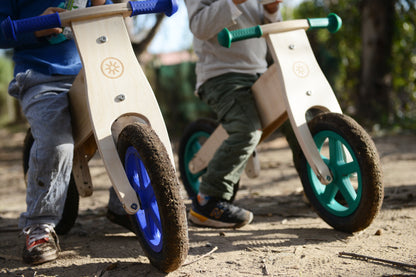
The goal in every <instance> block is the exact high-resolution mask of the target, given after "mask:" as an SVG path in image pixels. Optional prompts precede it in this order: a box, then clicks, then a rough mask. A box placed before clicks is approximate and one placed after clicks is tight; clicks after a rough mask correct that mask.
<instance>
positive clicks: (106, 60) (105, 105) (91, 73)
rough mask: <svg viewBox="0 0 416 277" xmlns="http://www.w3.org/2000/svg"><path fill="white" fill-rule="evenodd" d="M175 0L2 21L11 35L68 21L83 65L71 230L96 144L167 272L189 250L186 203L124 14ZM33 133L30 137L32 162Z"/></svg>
mask: <svg viewBox="0 0 416 277" xmlns="http://www.w3.org/2000/svg"><path fill="white" fill-rule="evenodd" d="M176 10H177V3H176V1H175V0H160V1H157V0H145V1H137V2H133V1H130V2H129V3H124V4H113V5H103V6H95V7H89V8H85V9H77V10H73V11H67V12H64V13H60V14H58V13H56V14H52V15H45V16H38V17H33V18H28V19H22V20H16V21H13V20H11V19H10V18H8V19H7V20H5V21H4V22H3V23H2V30H3V32H4V34H5V36H6V37H9V38H11V39H12V38H14V39H16V35H17V34H19V33H22V32H33V31H36V30H41V29H48V28H52V27H61V26H69V27H71V29H72V31H73V34H74V39H75V42H76V44H77V47H78V51H79V55H80V57H81V60H82V64H83V69H82V70H81V72H80V73H79V75H78V76H77V78H76V80H75V82H74V84H73V86H72V88H71V90H70V92H69V97H70V103H71V115H72V122H73V123H72V124H73V135H74V141H75V153H74V163H73V169H72V178H71V182H70V187H69V190H68V197H67V200H66V203H65V209H64V214H63V216H62V219H61V221H60V222H59V224H58V225H57V226H56V230H57V232H58V233H66V232H68V231H69V229H70V228H71V227H72V226H73V225H74V222H75V219H76V217H77V215H78V200H79V198H78V197H79V196H78V195H80V196H83V197H85V196H90V195H91V194H92V192H93V187H92V180H91V176H90V172H89V168H88V161H89V160H90V158H91V157H92V156H93V155H94V153H95V152H96V150H97V149H98V150H99V153H100V156H101V158H102V160H103V162H104V165H105V168H106V170H107V173H108V175H109V177H110V180H111V182H112V186H113V188H114V190H115V191H116V193H117V195H118V197H119V199H120V201H121V203H122V204H123V207H124V209H125V211H126V212H127V213H128V214H129V215H130V219H131V223H132V227H133V228H134V230H135V233H136V235H137V237H138V238H139V241H140V243H141V245H142V247H143V250H144V251H145V253H146V255H147V257H148V258H149V260H150V262H151V263H152V264H153V265H154V266H155V267H157V268H158V269H160V270H161V271H164V272H170V271H173V270H175V269H177V268H178V267H180V266H181V264H182V263H183V262H184V260H185V258H186V256H187V253H188V233H187V220H186V210H185V205H184V203H183V200H182V198H181V195H180V187H179V182H178V179H177V177H176V175H175V167H174V163H173V161H174V159H173V153H172V148H171V144H170V141H169V137H168V133H167V130H166V126H165V122H164V120H163V117H162V114H161V112H160V109H159V106H158V103H157V101H156V98H155V96H154V94H153V91H152V89H151V87H150V85H149V83H148V81H147V78H146V76H145V74H144V73H143V71H142V69H141V67H140V65H139V63H138V61H137V58H136V56H135V54H134V52H133V49H132V47H131V42H130V39H129V35H128V33H127V30H126V26H125V23H124V17H127V16H134V15H138V14H143V13H158V12H164V13H166V14H167V15H169V16H170V15H171V14H173V13H175V12H176ZM32 144H33V138H32V137H31V135H30V132H29V133H28V136H27V138H26V140H25V146H24V148H25V150H24V153H26V155H24V156H25V157H24V164H25V167H24V168H25V171H27V168H28V160H29V155H30V148H31V146H32Z"/></svg>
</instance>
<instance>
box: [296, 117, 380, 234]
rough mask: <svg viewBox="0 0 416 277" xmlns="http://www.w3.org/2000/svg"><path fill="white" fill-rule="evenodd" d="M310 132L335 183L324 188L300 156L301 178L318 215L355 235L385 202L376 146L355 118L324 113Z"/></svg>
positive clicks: (370, 220)
mask: <svg viewBox="0 0 416 277" xmlns="http://www.w3.org/2000/svg"><path fill="white" fill-rule="evenodd" d="M309 129H310V131H311V134H312V136H313V139H314V141H315V144H316V146H317V148H318V151H319V152H320V154H321V157H322V159H323V160H324V162H325V164H326V165H327V166H328V167H329V169H330V171H331V173H332V175H333V181H332V182H331V183H330V184H328V185H323V184H322V183H321V182H320V181H319V180H318V178H317V176H316V175H315V173H314V172H313V170H312V169H311V167H310V166H309V164H308V163H307V161H306V158H305V156H304V155H303V153H301V154H300V159H301V162H300V177H301V180H302V185H303V188H304V191H305V194H306V196H307V197H308V199H309V201H310V203H311V205H312V206H313V207H314V208H315V210H316V211H317V213H318V214H319V215H320V216H321V217H322V219H323V220H324V221H325V222H327V223H328V224H329V225H331V226H332V227H334V228H335V229H337V230H340V231H344V232H348V233H352V232H357V231H360V230H363V229H365V228H367V227H368V226H369V225H370V224H371V222H372V221H373V219H374V218H375V217H376V215H377V214H378V212H379V210H380V208H381V204H382V201H383V194H384V192H383V185H382V173H381V168H380V160H379V156H378V154H377V150H376V147H375V145H374V143H373V141H372V139H371V138H370V136H369V135H368V134H367V133H366V131H365V130H364V129H363V128H362V127H361V126H360V125H359V124H358V123H357V122H355V121H354V120H353V119H352V118H351V117H349V116H346V115H343V114H337V113H322V114H319V115H317V116H316V117H315V118H313V119H312V120H311V121H310V122H309Z"/></svg>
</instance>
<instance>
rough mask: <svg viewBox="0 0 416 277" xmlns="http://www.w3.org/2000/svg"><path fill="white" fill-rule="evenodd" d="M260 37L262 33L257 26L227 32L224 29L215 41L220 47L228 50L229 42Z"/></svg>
mask: <svg viewBox="0 0 416 277" xmlns="http://www.w3.org/2000/svg"><path fill="white" fill-rule="evenodd" d="M262 35H263V31H262V30H261V27H260V26H259V25H257V26H254V27H250V28H246V29H239V30H234V31H229V30H228V29H227V28H224V29H223V30H222V31H221V32H219V33H218V36H217V39H218V43H219V44H220V45H221V46H224V47H227V48H230V47H231V42H234V41H239V40H244V39H248V38H256V37H257V38H259V37H261V36H262Z"/></svg>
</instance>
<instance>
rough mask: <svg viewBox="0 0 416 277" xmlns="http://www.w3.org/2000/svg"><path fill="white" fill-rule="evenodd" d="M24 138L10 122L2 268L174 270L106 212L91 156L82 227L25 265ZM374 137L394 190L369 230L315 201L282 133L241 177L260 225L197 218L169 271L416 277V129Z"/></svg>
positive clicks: (0, 215)
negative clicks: (214, 225) (348, 224)
mask: <svg viewBox="0 0 416 277" xmlns="http://www.w3.org/2000/svg"><path fill="white" fill-rule="evenodd" d="M23 136H24V134H23V133H21V132H16V133H11V132H8V131H6V130H0V238H1V239H0V276H165V274H163V273H161V272H159V271H158V270H157V269H155V268H154V267H152V266H151V265H150V264H149V261H148V260H147V258H146V256H145V255H144V253H143V251H142V249H141V248H140V245H139V243H138V241H137V239H136V237H135V236H134V235H133V233H130V232H126V231H125V230H124V229H123V228H121V227H119V226H117V225H114V224H112V223H111V222H109V221H108V220H107V219H106V218H105V212H106V205H107V201H108V191H107V189H108V187H109V186H110V183H109V180H108V177H107V175H106V173H105V170H104V168H103V166H102V163H101V160H100V159H99V157H98V156H97V157H95V158H94V159H93V160H92V161H91V162H90V168H91V172H92V175H93V181H94V186H95V191H94V194H93V196H92V197H89V198H82V199H81V203H80V214H79V217H78V219H77V222H76V224H75V226H74V228H73V229H72V230H71V231H70V232H69V234H67V235H64V236H60V244H61V249H62V252H61V255H60V258H59V259H57V260H56V261H53V262H50V263H46V264H43V265H39V266H33V267H28V266H27V265H25V264H24V263H23V262H22V261H21V250H22V248H23V242H24V237H23V236H19V233H20V230H19V229H18V228H17V219H18V216H19V214H20V213H21V212H23V211H24V210H25V185H24V181H23V176H22V166H21V163H22V162H21V145H22V142H23ZM374 140H375V142H376V146H377V149H378V151H379V154H380V157H381V162H382V168H383V171H384V185H385V198H384V202H383V206H382V210H381V213H380V214H379V215H378V216H377V218H376V219H375V220H374V222H373V223H372V224H371V225H370V226H369V227H368V228H367V229H366V230H364V231H362V232H359V233H355V234H353V235H349V234H345V233H342V232H339V231H335V230H334V229H332V228H331V227H329V226H328V225H327V224H326V223H325V222H323V220H322V219H320V218H319V217H318V216H317V215H316V214H315V213H314V211H313V210H312V209H311V208H310V207H309V206H308V205H307V204H305V202H304V201H303V200H302V187H301V183H300V181H299V178H298V176H297V175H296V171H295V169H294V167H293V164H292V161H291V152H290V150H289V148H288V146H287V144H286V141H285V140H284V139H283V138H279V137H278V138H276V139H274V140H272V141H269V142H266V143H265V144H263V145H262V146H261V149H260V161H261V167H262V172H261V175H260V177H258V178H256V179H248V178H247V177H246V176H245V175H244V177H243V178H242V181H241V184H242V185H241V189H240V191H239V193H238V195H237V200H236V203H237V204H239V205H241V206H244V207H245V208H247V209H250V210H252V211H253V212H254V216H255V217H254V221H253V223H252V224H250V225H248V226H245V227H243V228H241V229H238V230H227V229H208V228H199V227H196V226H193V225H191V224H190V225H189V240H190V248H189V254H188V258H187V260H186V262H185V264H184V265H183V266H182V267H181V268H179V269H178V270H176V271H175V272H172V273H170V274H168V276H171V277H177V276H416V228H415V227H416V135H409V134H408V135H395V136H383V137H379V138H375V139H374ZM174 147H175V148H177V145H174ZM183 195H184V198H186V195H185V193H183ZM185 203H186V206H187V208H188V209H189V206H190V201H189V200H185ZM340 252H347V253H352V254H359V255H364V256H367V257H368V258H367V259H356V258H351V257H347V256H340V255H339V253H340ZM372 258H376V259H384V260H388V261H381V260H374V259H372ZM394 263H396V264H394ZM400 263H403V264H404V265H402V264H400Z"/></svg>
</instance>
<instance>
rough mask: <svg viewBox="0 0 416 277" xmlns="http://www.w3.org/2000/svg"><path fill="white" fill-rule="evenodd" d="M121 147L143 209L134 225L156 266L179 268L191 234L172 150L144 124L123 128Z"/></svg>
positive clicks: (184, 256) (146, 251)
mask: <svg viewBox="0 0 416 277" xmlns="http://www.w3.org/2000/svg"><path fill="white" fill-rule="evenodd" d="M117 149H118V153H119V156H120V158H121V160H122V161H123V165H124V169H125V172H126V175H127V177H128V179H129V181H130V185H131V186H132V187H133V189H134V190H135V191H136V193H137V197H138V199H139V202H140V210H139V211H138V212H137V213H136V214H134V215H132V216H130V220H131V223H132V228H133V229H134V231H135V233H136V235H137V236H138V238H139V241H140V244H141V245H142V247H143V250H144V251H145V253H146V255H147V257H148V258H149V260H150V262H151V263H152V264H153V265H154V266H155V267H156V268H158V269H159V270H161V271H164V272H171V271H173V270H176V269H177V268H179V267H180V266H181V264H182V263H183V262H184V260H185V258H186V256H187V253H188V233H187V220H186V210H185V205H184V203H183V201H182V198H181V196H180V190H179V185H178V182H177V178H176V175H175V171H174V169H173V166H172V164H171V162H170V159H169V156H168V153H167V151H166V149H165V147H164V145H163V144H162V142H161V141H160V139H159V138H158V136H157V135H156V133H155V132H154V131H153V130H152V129H151V128H150V127H149V126H147V125H146V124H142V123H135V124H131V125H128V126H126V127H125V128H124V129H123V130H122V132H121V133H120V136H119V138H118V142H117Z"/></svg>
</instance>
